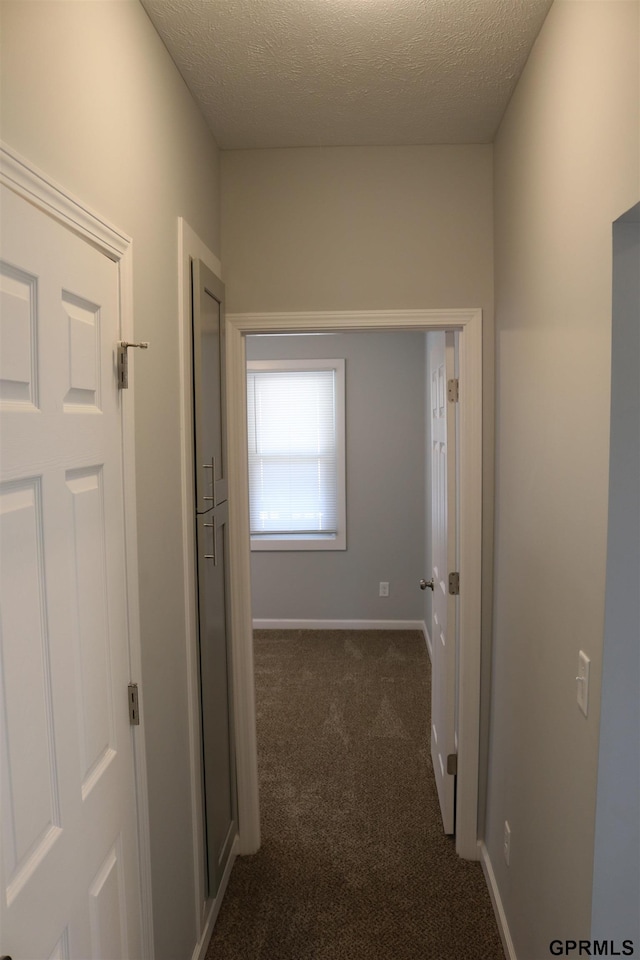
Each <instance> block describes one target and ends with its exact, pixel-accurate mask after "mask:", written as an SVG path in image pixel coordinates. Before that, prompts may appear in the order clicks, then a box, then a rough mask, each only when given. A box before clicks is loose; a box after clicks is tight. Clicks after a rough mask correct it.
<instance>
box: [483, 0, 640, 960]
mask: <svg viewBox="0 0 640 960" xmlns="http://www.w3.org/2000/svg"><path fill="white" fill-rule="evenodd" d="M638 54H639V43H638V4H637V3H626V2H618V0H613V2H601V0H596V2H593V3H574V2H569V0H560V2H556V3H554V5H553V6H552V8H551V11H550V13H549V15H548V17H547V19H546V21H545V24H544V26H543V27H542V31H541V33H540V35H539V37H538V40H537V42H536V44H535V46H534V49H533V51H532V53H531V55H530V57H529V60H528V63H527V66H526V68H525V71H524V73H523V75H522V77H521V79H520V81H519V83H518V86H517V88H516V90H515V93H514V95H513V97H512V99H511V103H510V105H509V108H508V110H507V113H506V115H505V118H504V120H503V122H502V126H501V128H500V131H499V134H498V138H497V141H496V144H495V200H496V206H495V221H496V232H495V255H496V341H497V343H496V345H497V359H496V376H497V381H496V452H497V456H496V563H495V584H496V593H495V607H494V623H495V629H494V650H493V664H492V667H493V676H492V689H493V695H492V718H491V719H492V722H491V744H490V765H489V784H488V798H487V820H486V843H487V848H488V851H489V855H490V857H491V863H492V865H493V869H494V872H495V876H496V880H497V884H498V888H499V894H500V897H501V899H502V903H503V906H504V910H505V914H506V918H507V921H508V924H509V927H510V930H511V934H512V936H513V940H514V944H515V950H516V954H517V956H518V960H540V958H541V957H546V956H548V955H549V943H550V941H551V940H552V939H555V938H558V939H575V940H579V939H581V938H582V939H588V938H589V935H590V931H591V902H592V879H593V851H594V828H595V804H596V781H597V757H598V735H599V720H600V709H599V706H600V677H601V658H602V638H603V624H604V600H605V572H606V571H605V564H606V539H607V509H608V498H607V491H608V473H609V404H610V386H611V381H610V357H611V293H612V285H611V228H612V223H613V221H614V220H616V219H617V218H618V217H619V216H620V215H621V214H622V213H624V211H625V210H628V209H629V208H630V207H631V206H632V205H633V204H635V203H636V202H637V201H638V198H639V193H640V188H639V182H638V171H639V170H640V157H639V154H638V127H639V117H640V104H639V102H638V92H639V91H638V66H639V64H638ZM636 586H637V585H636ZM636 641H637V637H636ZM580 649H583V650H584V651H585V652H586V654H587V655H588V656H589V657H590V658H591V690H590V709H589V715H588V717H584V716H583V714H582V713H581V712H580V709H579V707H578V705H577V703H576V681H575V677H576V674H577V672H578V671H577V666H578V652H579V650H580ZM620 695H621V696H623V695H624V694H623V691H622V690H620ZM633 696H634V697H635V698H637V689H636V690H635V693H634V694H633ZM636 742H637V741H636ZM505 820H508V821H509V823H510V826H511V865H510V866H509V867H507V865H506V864H505V861H504V859H503V854H502V841H503V830H504V821H505ZM603 932H604V928H603ZM627 935H628V934H627V930H626V929H615V928H614V927H613V923H612V924H611V926H608V928H607V929H606V936H607V938H609V939H611V938H615V937H617V938H619V937H623V936H627Z"/></svg>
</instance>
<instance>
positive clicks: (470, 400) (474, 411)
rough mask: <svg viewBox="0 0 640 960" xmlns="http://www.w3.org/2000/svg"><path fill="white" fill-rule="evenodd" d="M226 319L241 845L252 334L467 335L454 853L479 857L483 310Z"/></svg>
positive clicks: (246, 798)
mask: <svg viewBox="0 0 640 960" xmlns="http://www.w3.org/2000/svg"><path fill="white" fill-rule="evenodd" d="M227 320H228V324H227V362H228V367H227V369H228V415H229V437H230V449H229V475H230V483H231V488H232V489H233V490H234V491H235V496H234V499H233V501H232V504H231V530H232V534H231V559H232V571H231V584H232V586H231V595H232V615H233V622H234V689H235V703H236V718H235V720H236V735H237V746H238V800H239V826H240V851H241V852H243V853H250V852H254V851H255V850H256V849H257V848H258V846H259V842H260V828H259V802H258V789H257V750H256V741H255V703H254V691H253V651H252V627H253V624H252V612H251V594H250V553H249V523H248V511H247V506H246V505H247V502H248V474H247V441H246V388H245V387H246V380H245V378H246V372H245V371H246V367H245V364H246V350H245V346H246V344H245V336H246V335H248V334H249V335H250V334H261V333H262V334H264V333H267V332H268V333H293V332H309V333H311V332H316V333H321V332H327V333H329V332H337V331H366V330H377V331H381V330H387V331H392V332H398V331H401V330H412V331H414V332H416V331H427V330H434V329H439V330H442V329H446V328H449V329H454V330H456V331H457V333H458V337H459V376H460V384H461V396H460V509H459V512H460V553H459V556H460V563H459V567H460V577H461V583H462V584H463V588H462V589H461V591H460V601H459V603H460V609H459V612H460V617H459V626H460V630H459V633H460V648H459V658H458V684H459V691H460V697H459V737H458V791H457V798H456V820H457V830H456V849H457V852H458V853H459V854H460V855H461V856H463V857H466V858H469V859H477V858H478V847H477V793H478V789H477V783H478V726H479V689H480V581H481V565H480V553H481V526H480V525H481V443H482V436H481V314H480V311H476V310H469V311H446V310H445V311H402V312H397V313H384V314H381V313H357V314H338V315H336V314H286V315H277V316H274V315H272V314H261V315H256V314H251V315H229V316H228V318H227Z"/></svg>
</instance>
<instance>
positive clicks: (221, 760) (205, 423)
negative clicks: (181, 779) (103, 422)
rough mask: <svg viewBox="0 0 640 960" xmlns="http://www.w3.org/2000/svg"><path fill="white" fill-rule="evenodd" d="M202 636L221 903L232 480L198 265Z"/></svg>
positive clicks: (230, 835) (227, 811)
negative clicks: (229, 480)
mask: <svg viewBox="0 0 640 960" xmlns="http://www.w3.org/2000/svg"><path fill="white" fill-rule="evenodd" d="M192 293H193V296H192V304H193V390H194V397H193V400H194V404H193V406H194V429H195V478H196V546H197V567H198V627H199V629H198V634H199V654H200V700H201V707H202V710H201V717H202V744H203V748H202V749H203V769H204V783H203V789H204V817H205V837H206V845H207V850H206V857H205V864H206V876H205V889H206V894H207V896H209V897H215V895H216V893H217V891H218V888H219V886H220V881H221V879H222V875H223V873H224V870H225V867H226V864H227V861H228V859H229V855H230V852H231V847H232V845H233V840H234V837H235V835H236V833H237V796H236V770H235V752H234V743H233V724H232V718H231V711H232V707H233V704H232V684H231V632H230V623H229V609H230V605H229V582H228V579H229V574H228V571H229V558H228V550H229V533H228V518H229V509H228V504H227V477H226V459H227V457H226V437H225V415H224V413H225V410H224V397H225V375H224V286H223V284H222V283H221V282H220V281H219V280H218V279H217V277H215V276H214V275H213V273H211V271H210V270H209V269H208V268H207V267H206V266H205V265H204V264H203V263H202V262H201V261H194V262H193V264H192Z"/></svg>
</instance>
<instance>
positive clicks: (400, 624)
mask: <svg viewBox="0 0 640 960" xmlns="http://www.w3.org/2000/svg"><path fill="white" fill-rule="evenodd" d="M253 629H254V630H420V631H422V632H424V630H425V625H424V621H422V620H259V619H255V620H254V621H253Z"/></svg>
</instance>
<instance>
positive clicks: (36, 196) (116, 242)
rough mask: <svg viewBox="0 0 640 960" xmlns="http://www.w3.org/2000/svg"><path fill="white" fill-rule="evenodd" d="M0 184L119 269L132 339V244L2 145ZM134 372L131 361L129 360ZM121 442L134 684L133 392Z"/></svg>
mask: <svg viewBox="0 0 640 960" xmlns="http://www.w3.org/2000/svg"><path fill="white" fill-rule="evenodd" d="M0 182H1V183H3V184H4V185H5V186H6V187H8V188H9V189H10V190H13V191H14V193H17V194H18V195H19V196H21V197H24V198H25V199H26V200H28V201H29V202H30V203H32V204H33V205H34V206H36V207H38V208H39V209H41V210H44V211H45V212H46V213H47V214H49V216H51V217H53V218H54V219H55V220H57V221H59V222H61V223H63V224H65V226H67V227H70V228H71V229H72V230H73V231H74V232H75V233H77V234H78V235H79V236H81V237H83V238H84V239H86V240H89V241H90V242H91V243H92V244H93V245H94V246H95V247H97V248H98V249H99V250H100V251H101V252H102V253H104V254H105V255H106V256H107V257H109V258H110V259H111V260H113V261H114V262H115V263H117V265H118V278H119V289H120V317H121V323H122V334H123V336H124V337H125V338H126V339H133V272H132V266H133V259H132V246H131V239H130V238H129V237H127V236H126V235H125V234H124V233H122V232H121V231H119V230H117V229H116V228H115V227H113V226H111V224H109V223H108V222H107V221H106V220H104V219H103V218H102V217H100V216H99V215H98V214H96V213H94V212H93V211H92V210H90V209H89V208H88V207H87V206H85V205H84V204H83V203H81V202H80V201H79V200H77V199H76V198H75V197H73V196H72V195H71V194H70V193H69V192H68V191H66V190H65V189H64V188H63V187H61V186H60V185H59V184H57V183H55V182H54V181H53V180H51V179H50V178H49V177H48V176H47V175H46V174H44V173H43V172H42V171H40V170H38V169H37V168H36V167H34V166H33V165H32V164H30V163H29V162H28V161H27V160H25V159H24V158H23V157H21V156H20V155H19V154H17V153H16V152H15V151H14V150H13V149H12V148H11V147H9V146H8V145H7V144H4V143H0ZM129 362H130V373H132V372H133V363H134V362H135V361H134V360H133V357H131V358H130V361H129ZM122 401H123V403H122V411H123V413H122V440H123V474H124V476H123V481H124V516H125V549H126V568H127V570H126V575H127V618H128V626H129V669H130V676H131V679H132V680H135V679H136V678H138V679H140V677H141V675H142V669H141V662H142V661H141V651H140V609H139V596H138V545H137V540H136V530H137V524H136V488H135V443H134V426H135V420H134V402H133V390H127V391H124V392H123V394H122ZM143 698H144V694H143V690H142V687H140V691H139V700H140V716H141V721H140V725H139V726H138V727H132V728H131V735H132V739H133V755H134V765H135V771H134V775H135V786H136V808H137V810H136V816H137V828H138V851H139V864H140V886H141V889H140V901H141V909H142V948H143V956H144V957H145V958H148V960H151V958H152V957H153V956H154V946H153V914H152V904H151V849H150V839H149V804H148V792H147V765H146V754H145V736H144V702H143Z"/></svg>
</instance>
